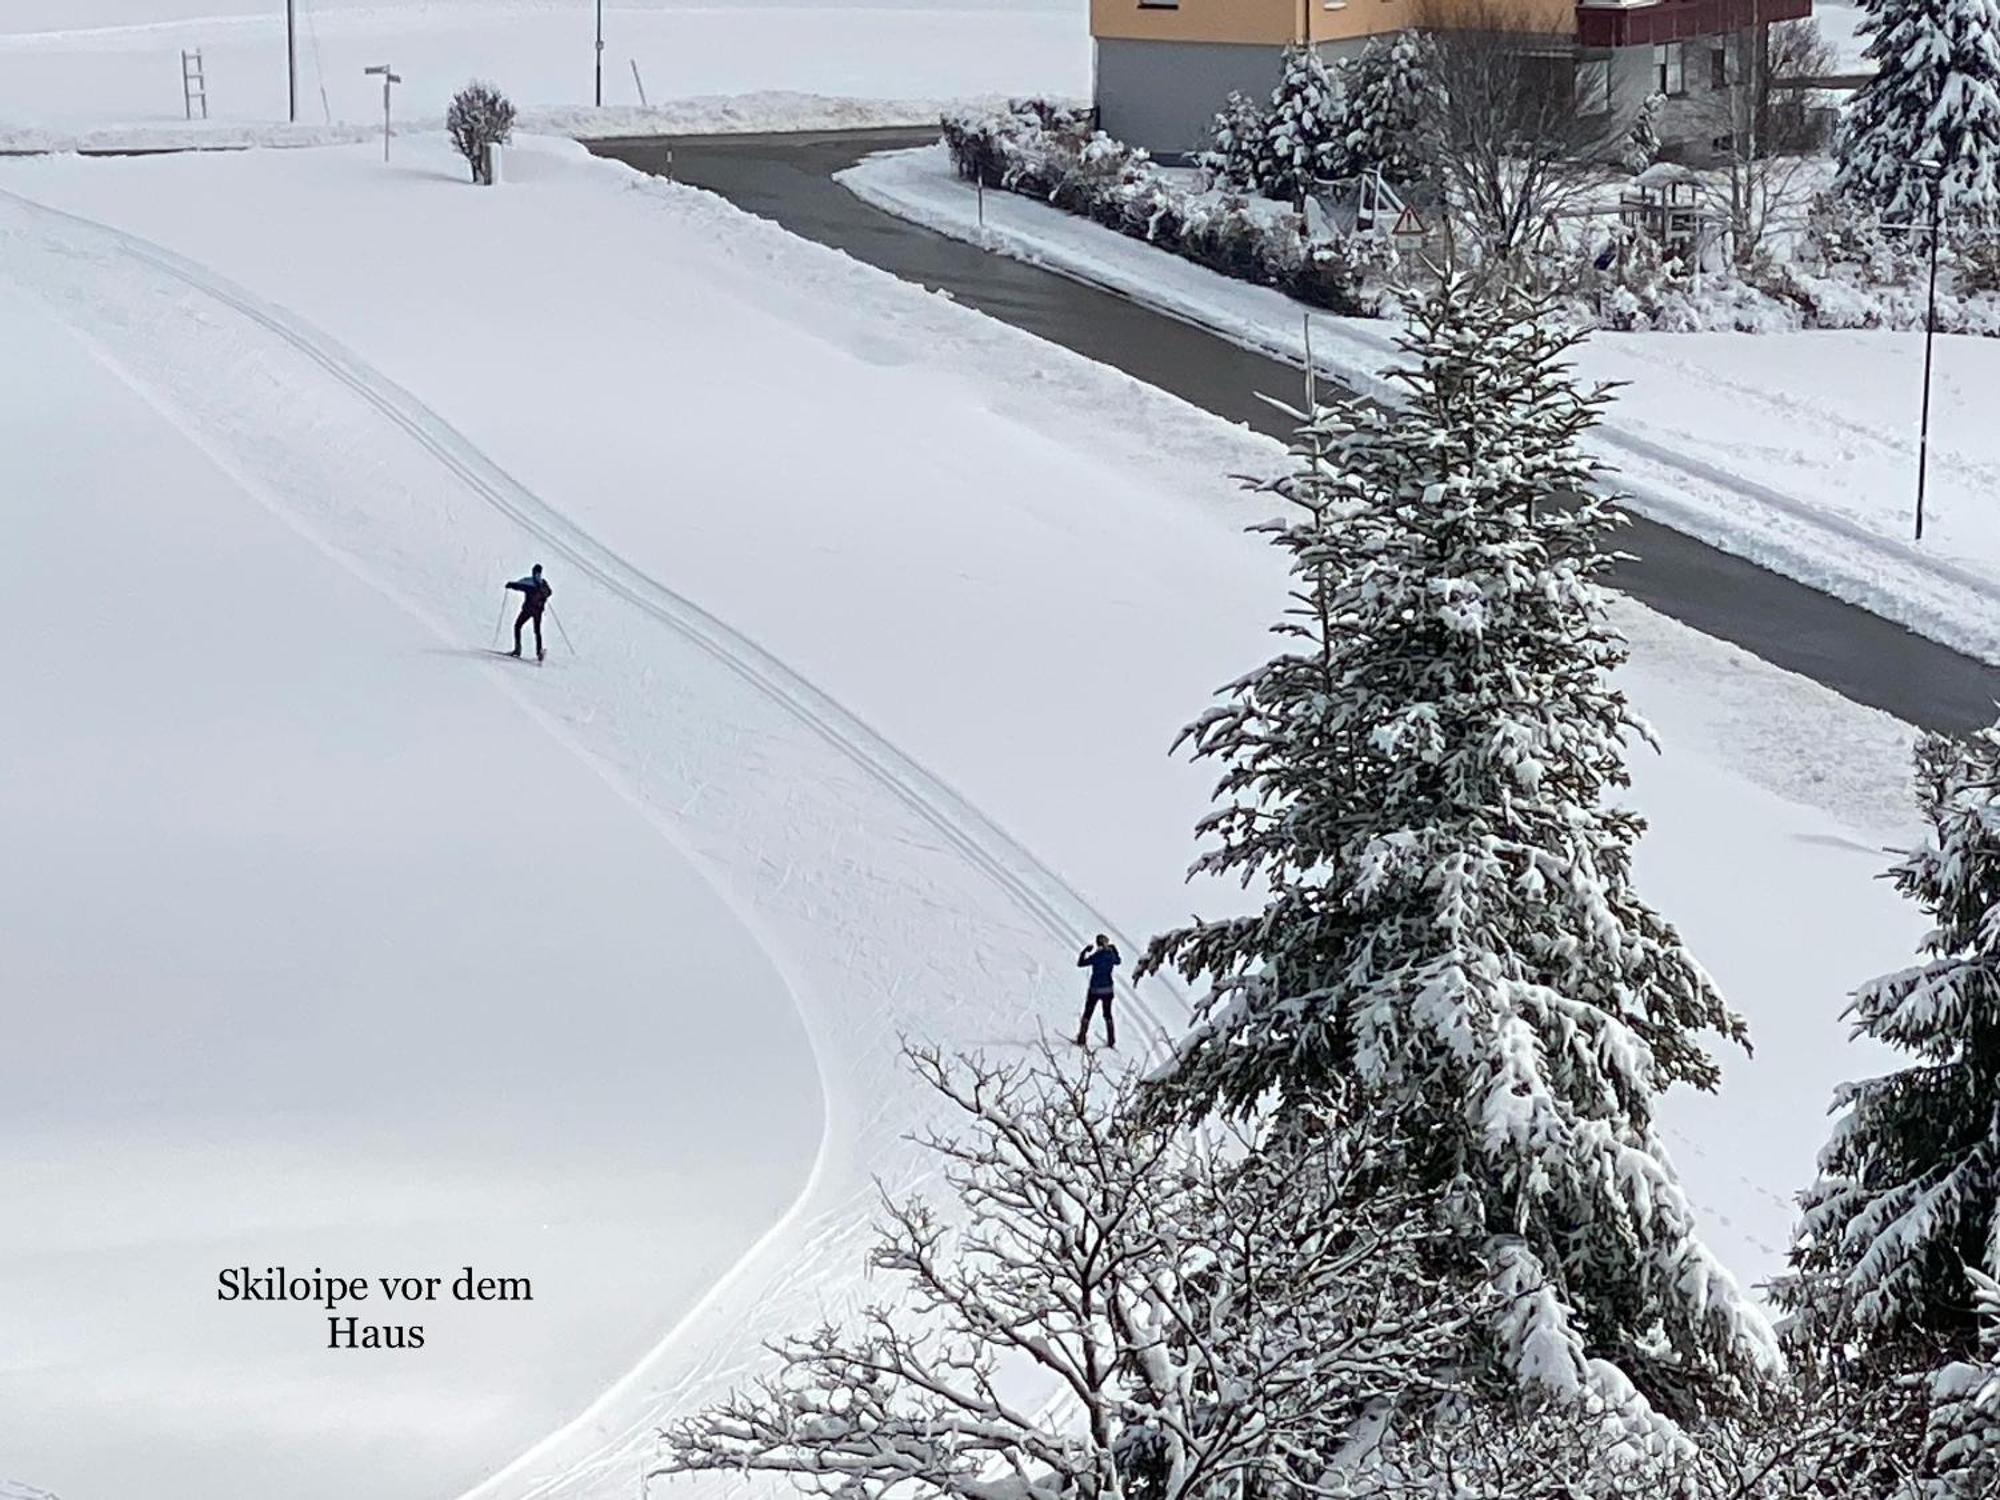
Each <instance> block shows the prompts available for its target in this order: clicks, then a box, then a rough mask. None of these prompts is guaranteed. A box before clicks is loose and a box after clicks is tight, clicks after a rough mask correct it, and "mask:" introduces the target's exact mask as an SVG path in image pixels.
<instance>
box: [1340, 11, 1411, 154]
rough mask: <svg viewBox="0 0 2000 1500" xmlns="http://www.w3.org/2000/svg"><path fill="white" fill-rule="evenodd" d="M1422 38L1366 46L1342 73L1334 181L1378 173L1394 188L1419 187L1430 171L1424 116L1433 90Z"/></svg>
mask: <svg viewBox="0 0 2000 1500" xmlns="http://www.w3.org/2000/svg"><path fill="white" fill-rule="evenodd" d="M1427 57H1428V53H1427V50H1426V48H1425V44H1424V40H1423V38H1422V37H1421V36H1420V35H1418V34H1417V33H1416V32H1414V31H1399V32H1397V33H1396V35H1395V36H1394V37H1392V38H1390V39H1389V40H1388V42H1387V44H1386V45H1385V44H1384V43H1383V41H1382V40H1381V39H1380V38H1377V39H1375V40H1373V41H1370V42H1369V43H1368V46H1367V47H1366V48H1365V49H1364V50H1363V52H1362V53H1361V55H1360V56H1359V57H1357V58H1354V59H1352V60H1351V61H1343V62H1342V63H1341V64H1340V68H1339V74H1338V76H1339V83H1340V95H1339V97H1338V99H1337V100H1336V101H1335V105H1334V119H1333V129H1332V136H1333V141H1334V146H1335V151H1336V157H1335V159H1334V160H1333V161H1332V162H1331V163H1330V166H1331V168H1332V170H1331V171H1330V172H1329V173H1328V175H1329V176H1333V177H1358V176H1360V175H1361V174H1362V173H1364V172H1373V171H1376V170H1380V172H1381V173H1382V175H1383V177H1384V178H1386V179H1387V180H1388V181H1390V182H1392V183H1406V182H1415V181H1417V180H1418V179H1419V178H1421V177H1423V176H1424V175H1425V174H1426V172H1427V171H1428V170H1429V166H1428V162H1427V161H1426V158H1425V155H1424V142H1425V140H1426V126H1425V121H1424V110H1425V107H1426V105H1427V103H1428V102H1429V100H1430V98H1431V94H1432V85H1431V81H1430V69H1429V66H1428V62H1427Z"/></svg>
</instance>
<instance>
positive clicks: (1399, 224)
mask: <svg viewBox="0 0 2000 1500" xmlns="http://www.w3.org/2000/svg"><path fill="white" fill-rule="evenodd" d="M1428 232H1429V231H1428V230H1426V229H1425V228H1424V221H1423V220H1422V219H1421V218H1420V217H1418V215H1417V211H1416V210H1415V209H1414V208H1412V207H1411V206H1410V205H1409V204H1407V203H1406V204H1404V205H1403V211H1402V212H1401V213H1399V214H1397V215H1396V227H1395V228H1394V229H1392V230H1390V231H1389V233H1391V234H1393V235H1395V236H1396V237H1397V238H1399V239H1412V238H1416V237H1417V236H1420V235H1423V234H1426V233H1428Z"/></svg>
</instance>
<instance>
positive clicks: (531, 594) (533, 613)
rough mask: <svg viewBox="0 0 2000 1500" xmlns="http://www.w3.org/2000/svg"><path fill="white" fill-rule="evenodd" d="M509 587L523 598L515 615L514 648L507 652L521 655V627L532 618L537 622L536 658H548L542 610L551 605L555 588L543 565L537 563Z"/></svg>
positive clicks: (539, 659) (541, 659)
mask: <svg viewBox="0 0 2000 1500" xmlns="http://www.w3.org/2000/svg"><path fill="white" fill-rule="evenodd" d="M507 587H508V588H510V589H512V590H514V592H516V593H518V594H520V595H522V596H523V597H522V599H521V613H520V614H518V615H516V616H515V617H514V649H513V650H512V651H510V652H508V653H507V654H508V655H509V656H519V655H520V654H521V627H522V626H523V625H526V624H527V623H528V622H529V621H530V620H533V621H534V622H535V660H536V661H544V660H546V659H547V657H548V653H547V652H546V651H544V650H543V649H542V611H543V610H545V609H547V608H548V607H549V595H551V594H553V593H554V592H555V590H554V589H552V588H550V587H549V581H548V580H547V579H546V578H544V577H542V565H541V564H540V563H536V564H535V566H534V570H533V571H532V572H530V573H529V574H528V576H527V577H526V578H516V579H515V580H514V581H513V582H512V583H510V584H508V585H507Z"/></svg>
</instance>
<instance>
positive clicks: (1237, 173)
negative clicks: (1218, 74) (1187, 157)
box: [1197, 94, 1270, 192]
mask: <svg viewBox="0 0 2000 1500" xmlns="http://www.w3.org/2000/svg"><path fill="white" fill-rule="evenodd" d="M1269 129H1270V123H1269V117H1268V115H1267V113H1266V111H1265V109H1264V106H1263V105H1261V104H1259V103H1258V102H1257V101H1256V100H1255V99H1251V98H1249V97H1247V96H1246V95H1243V94H1231V95H1230V96H1229V102H1228V103H1227V104H1226V105H1224V106H1223V109H1222V112H1221V113H1220V114H1218V115H1217V116H1216V117H1215V122H1214V124H1212V125H1211V126H1210V127H1209V135H1208V149H1207V150H1206V151H1204V152H1202V153H1201V155H1200V156H1199V157H1198V158H1197V164H1198V165H1199V166H1200V167H1201V168H1202V169H1203V170H1204V171H1206V172H1207V173H1208V174H1209V175H1210V176H1211V177H1213V178H1214V179H1215V180H1216V182H1217V183H1219V184H1221V185H1222V186H1224V187H1231V188H1238V189H1241V190H1243V191H1245V192H1256V191H1259V190H1261V189H1262V188H1263V186H1264V184H1263V180H1262V176H1261V174H1262V172H1263V170H1264V160H1265V150H1266V148H1265V141H1264V137H1265V135H1266V133H1267V132H1268V131H1269Z"/></svg>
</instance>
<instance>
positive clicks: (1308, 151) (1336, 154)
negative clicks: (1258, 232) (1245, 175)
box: [1257, 46, 1342, 200]
mask: <svg viewBox="0 0 2000 1500" xmlns="http://www.w3.org/2000/svg"><path fill="white" fill-rule="evenodd" d="M1339 112H1340V85H1339V83H1338V82H1337V81H1336V80H1335V78H1334V75H1333V70H1332V69H1331V68H1329V67H1327V65H1326V63H1325V61H1324V60H1323V59H1322V58H1321V57H1320V55H1319V49H1318V48H1316V47H1310V46H1291V47H1287V48H1286V49H1285V71H1284V74H1283V76H1281V77H1280V78H1279V80H1278V87H1277V90H1276V91H1275V92H1274V93H1273V94H1272V95H1271V112H1270V122H1269V126H1268V128H1267V129H1266V130H1265V132H1264V154H1263V162H1262V165H1261V167H1260V168H1259V169H1258V173H1257V177H1258V180H1259V181H1260V182H1261V183H1262V184H1263V187H1264V191H1265V192H1266V193H1268V194H1270V195H1271V196H1272V197H1273V198H1288V199H1294V200H1296V199H1300V198H1303V197H1304V196H1305V194H1306V193H1307V191H1308V190H1309V189H1310V188H1311V187H1312V184H1313V180H1314V179H1315V178H1321V177H1331V176H1333V175H1334V173H1335V171H1336V170H1337V169H1338V167H1339V166H1340V163H1341V160H1342V152H1341V150H1340V146H1339V143H1338V142H1337V141H1336V140H1335V139H1334V130H1335V126H1336V123H1337V121H1338V119H1339Z"/></svg>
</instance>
